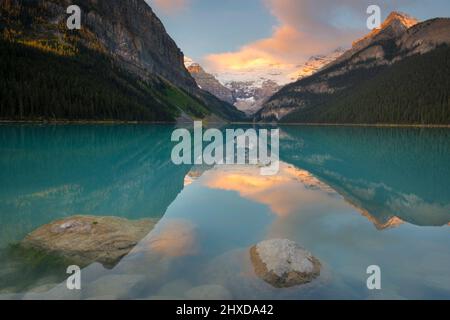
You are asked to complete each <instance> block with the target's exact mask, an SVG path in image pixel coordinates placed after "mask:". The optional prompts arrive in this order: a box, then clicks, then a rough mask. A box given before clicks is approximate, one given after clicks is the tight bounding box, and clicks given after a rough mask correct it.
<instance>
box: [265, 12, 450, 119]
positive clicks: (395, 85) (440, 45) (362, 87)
mask: <svg viewBox="0 0 450 320" xmlns="http://www.w3.org/2000/svg"><path fill="white" fill-rule="evenodd" d="M449 44H450V19H446V18H439V19H433V20H429V21H425V22H422V23H418V22H417V20H415V19H414V18H411V17H409V16H408V15H405V14H401V13H397V12H394V13H392V14H391V15H389V17H388V18H387V19H386V21H385V22H384V23H383V25H382V27H381V28H380V29H379V30H375V31H373V32H371V33H370V34H369V35H367V36H366V37H364V38H363V39H361V40H359V41H357V42H355V43H354V44H353V47H352V48H351V49H350V50H348V51H347V52H345V53H344V54H343V55H342V56H341V57H339V58H338V59H337V60H335V61H334V62H332V63H331V64H329V65H328V66H326V67H325V68H324V69H322V70H321V71H320V72H318V73H316V74H315V75H313V76H310V77H307V78H304V79H301V80H300V81H297V82H296V83H293V84H291V85H288V86H286V87H284V88H283V89H282V90H280V91H279V92H278V93H276V94H275V95H274V96H273V97H272V98H271V99H270V100H269V101H268V102H267V103H266V104H265V106H264V108H263V109H262V110H261V111H260V112H259V113H258V114H257V119H259V120H263V121H273V120H277V121H280V120H281V121H284V122H330V123H444V124H448V123H450V101H449V98H448V96H449V89H448V88H450V76H449V75H450V66H449V63H448V61H449V55H450V50H449V49H448V45H449Z"/></svg>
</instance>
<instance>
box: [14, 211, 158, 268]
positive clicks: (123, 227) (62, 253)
mask: <svg viewBox="0 0 450 320" xmlns="http://www.w3.org/2000/svg"><path fill="white" fill-rule="evenodd" d="M156 222H157V221H156V220H153V219H144V220H137V221H131V220H127V219H123V218H118V217H95V216H73V217H69V218H66V219H62V220H57V221H54V222H51V223H49V224H46V225H44V226H42V227H40V228H38V229H37V230H35V231H33V232H32V233H30V234H29V235H28V236H26V237H25V239H24V240H22V242H21V246H22V247H23V248H25V249H33V250H38V251H41V252H44V253H46V254H53V255H56V256H59V257H62V258H65V259H67V260H68V261H70V262H71V263H73V264H76V265H78V266H80V267H83V266H87V265H89V264H91V263H93V262H99V263H101V264H103V265H104V266H105V267H108V268H110V267H113V266H114V265H116V264H117V263H118V262H119V261H120V259H121V258H122V257H123V256H125V255H126V254H128V253H129V252H130V251H131V249H133V247H134V246H136V244H137V243H138V242H139V241H140V240H141V239H142V238H144V237H145V236H146V235H147V234H148V233H149V232H150V231H151V230H152V229H153V228H154V226H155V224H156Z"/></svg>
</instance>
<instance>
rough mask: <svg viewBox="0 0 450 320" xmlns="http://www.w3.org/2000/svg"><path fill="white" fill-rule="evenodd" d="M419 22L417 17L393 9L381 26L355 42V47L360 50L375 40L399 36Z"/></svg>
mask: <svg viewBox="0 0 450 320" xmlns="http://www.w3.org/2000/svg"><path fill="white" fill-rule="evenodd" d="M417 23H419V21H418V20H417V19H416V18H413V17H411V16H410V15H408V14H406V13H403V12H399V11H393V12H391V13H390V14H389V16H388V17H387V18H386V20H384V22H383V23H382V24H381V26H380V28H378V29H374V30H372V31H371V32H370V33H369V34H367V35H366V36H365V37H363V38H362V39H360V40H358V41H356V42H354V43H353V49H354V50H360V49H362V48H364V47H367V46H368V45H369V44H370V43H372V42H373V41H376V40H381V39H392V38H395V37H398V36H400V35H401V34H402V33H403V32H405V31H406V30H408V29H409V28H411V27H412V26H414V25H416V24H417Z"/></svg>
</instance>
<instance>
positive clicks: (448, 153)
mask: <svg viewBox="0 0 450 320" xmlns="http://www.w3.org/2000/svg"><path fill="white" fill-rule="evenodd" d="M279 128H280V160H281V165H280V172H279V174H277V175H275V176H261V175H260V172H259V168H258V167H256V166H250V165H248V166H245V165H241V166H220V165H219V166H214V167H211V166H210V167H208V166H195V165H193V166H188V165H181V166H177V165H175V164H173V163H172V161H171V151H172V148H173V146H174V145H175V144H174V143H172V142H171V134H172V132H173V130H174V127H173V126H170V125H12V124H11V125H1V126H0V299H117V298H123V299H197V298H202V297H203V296H202V295H201V293H202V292H208V297H210V298H229V299H450V129H437V128H372V127H371V128H364V127H314V126H286V127H279ZM73 215H96V216H117V217H123V218H127V219H131V220H138V219H145V218H157V219H159V222H158V224H157V225H156V227H155V228H154V229H153V230H149V233H148V235H147V236H146V237H144V238H143V239H142V240H141V241H140V242H139V243H138V244H137V245H136V247H134V248H133V249H132V250H131V251H130V252H129V253H128V254H127V255H126V256H125V257H123V258H122V259H121V260H120V262H118V263H117V264H116V265H115V266H114V267H112V268H109V269H108V268H105V267H104V266H103V265H101V264H99V263H93V264H91V265H89V266H87V267H85V268H83V270H82V290H79V291H70V290H68V289H67V288H66V286H65V279H66V278H67V276H68V275H67V274H66V269H65V267H64V266H63V265H60V264H58V263H56V262H54V261H53V260H52V259H50V258H49V259H46V258H45V257H39V258H35V257H27V256H24V255H21V254H17V252H16V250H15V248H17V244H18V243H19V242H20V241H21V240H22V239H23V238H24V237H25V236H26V235H27V234H29V233H30V232H32V231H33V230H35V229H36V228H39V227H40V226H42V225H45V224H47V223H50V222H52V221H54V220H57V219H61V218H65V217H70V216H73ZM278 238H281V239H290V240H292V241H295V242H297V243H298V244H299V245H301V246H303V247H304V248H306V249H307V250H308V251H310V252H312V253H313V254H314V256H315V257H317V258H318V259H319V260H320V261H321V263H322V271H321V275H320V277H319V278H318V279H316V280H314V281H313V282H311V283H309V284H306V285H303V286H296V287H291V288H283V289H280V288H275V287H272V286H271V285H269V284H268V283H266V282H264V281H263V280H261V279H259V278H258V277H257V276H256V274H255V272H254V270H253V266H252V264H251V261H250V256H249V249H250V247H252V246H253V245H255V244H257V243H259V242H260V241H263V240H266V239H278ZM370 265H378V266H380V268H381V276H382V278H381V279H382V289H381V290H369V289H368V288H367V285H366V281H367V278H368V277H369V275H368V274H367V273H366V270H367V267H368V266H370ZM202 290H203V291H202Z"/></svg>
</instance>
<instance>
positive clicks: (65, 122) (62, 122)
mask: <svg viewBox="0 0 450 320" xmlns="http://www.w3.org/2000/svg"><path fill="white" fill-rule="evenodd" d="M208 123H209V124H212V123H213V122H209V121H208ZM5 124H36V125H119V124H122V125H179V123H177V122H170V121H122V120H0V125H5ZM183 124H184V123H183ZM186 124H189V123H186ZM218 124H219V123H218ZM220 124H221V125H223V124H230V125H238V124H242V125H269V126H305V127H306V126H307V127H374V128H443V129H450V124H448V125H446V124H388V123H376V124H375V123H372V124H365V123H274V122H225V123H223V122H221V123H220Z"/></svg>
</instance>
